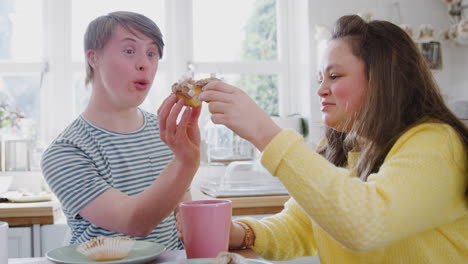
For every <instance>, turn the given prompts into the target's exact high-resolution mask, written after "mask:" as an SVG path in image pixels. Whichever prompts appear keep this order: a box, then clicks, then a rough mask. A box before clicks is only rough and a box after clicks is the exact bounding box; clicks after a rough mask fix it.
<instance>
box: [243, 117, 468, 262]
mask: <svg viewBox="0 0 468 264" xmlns="http://www.w3.org/2000/svg"><path fill="white" fill-rule="evenodd" d="M358 155H359V153H349V158H348V166H347V168H352V167H354V165H355V164H356V161H357V158H358ZM262 164H263V165H264V166H265V167H266V168H267V169H268V170H269V171H270V173H271V174H272V175H275V176H277V177H279V179H280V180H281V181H282V182H283V184H284V185H285V186H286V188H287V189H288V191H289V193H290V195H291V196H292V197H293V198H291V199H290V200H289V201H288V202H287V203H286V205H285V209H284V210H283V211H282V212H281V213H279V214H277V215H274V216H271V217H267V218H264V219H262V220H255V219H252V218H244V219H241V220H240V221H242V222H245V223H247V224H248V225H249V226H251V227H252V229H253V230H254V233H255V236H256V240H255V245H254V246H253V249H254V250H255V251H256V252H257V253H258V254H260V255H262V256H263V257H265V258H267V259H275V260H284V259H293V258H297V257H301V256H312V255H315V254H316V253H317V252H318V254H319V257H320V262H321V264H327V263H339V264H341V263H356V264H357V263H359V264H364V263H379V264H382V263H411V264H414V263H424V264H427V263H451V264H453V263H460V264H461V263H463V264H466V263H468V201H467V200H468V199H467V198H466V196H465V190H466V188H467V185H468V157H467V153H466V150H465V148H464V146H463V144H462V142H461V140H460V137H459V136H458V134H457V133H456V132H455V130H454V129H452V128H451V127H450V126H448V125H444V124H434V123H426V124H421V125H418V126H416V127H414V128H412V129H410V130H409V131H408V132H406V133H405V134H404V135H402V136H401V137H400V138H399V139H398V141H397V142H396V143H395V145H394V146H393V147H392V149H391V150H390V152H389V153H388V155H387V157H386V158H385V161H384V163H383V165H382V166H381V168H380V170H379V171H378V173H374V174H372V175H370V176H369V177H368V180H367V182H363V181H362V180H360V179H359V178H358V177H356V175H353V173H352V171H351V170H350V169H347V168H340V167H336V166H334V165H332V164H331V163H330V162H328V161H327V160H326V159H324V158H323V157H322V156H321V155H319V154H317V153H316V152H314V151H313V150H311V149H310V148H309V147H308V145H307V144H305V143H304V141H303V139H302V137H301V136H300V135H299V134H297V133H296V132H294V131H292V130H284V131H282V132H281V133H280V134H278V135H277V136H276V137H275V138H274V139H273V140H272V142H270V144H269V145H268V146H267V148H266V149H265V150H264V153H263V156H262Z"/></svg>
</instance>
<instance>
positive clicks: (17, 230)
mask: <svg viewBox="0 0 468 264" xmlns="http://www.w3.org/2000/svg"><path fill="white" fill-rule="evenodd" d="M31 232H32V231H31V227H10V228H9V229H8V258H30V257H32V233H31Z"/></svg>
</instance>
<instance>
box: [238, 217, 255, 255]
mask: <svg viewBox="0 0 468 264" xmlns="http://www.w3.org/2000/svg"><path fill="white" fill-rule="evenodd" d="M236 223H237V224H239V225H240V226H241V227H242V229H244V232H245V236H244V241H243V242H242V246H241V247H240V249H246V248H249V247H251V246H253V245H254V242H255V235H254V232H253V231H252V229H251V228H250V226H248V225H247V224H246V223H243V222H236Z"/></svg>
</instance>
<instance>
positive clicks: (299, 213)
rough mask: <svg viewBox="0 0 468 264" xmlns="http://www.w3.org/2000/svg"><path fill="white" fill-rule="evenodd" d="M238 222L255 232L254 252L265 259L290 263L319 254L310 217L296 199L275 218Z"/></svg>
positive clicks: (286, 205)
mask: <svg viewBox="0 0 468 264" xmlns="http://www.w3.org/2000/svg"><path fill="white" fill-rule="evenodd" d="M236 221H240V222H244V223H246V224H248V225H249V226H250V227H251V228H252V229H253V230H254V233H255V244H254V246H253V249H254V250H255V252H257V253H258V254H260V255H261V256H263V257H264V258H266V259H274V260H288V259H294V258H298V257H302V256H313V255H315V254H317V247H316V245H315V240H314V235H313V230H312V224H311V221H310V218H309V217H308V215H307V214H306V213H305V212H304V211H303V210H302V208H301V207H300V206H299V205H298V204H297V203H296V201H294V199H289V201H287V202H286V204H285V208H284V210H283V211H281V212H280V213H278V214H276V215H273V216H270V217H266V218H263V219H262V220H256V219H254V218H241V219H236Z"/></svg>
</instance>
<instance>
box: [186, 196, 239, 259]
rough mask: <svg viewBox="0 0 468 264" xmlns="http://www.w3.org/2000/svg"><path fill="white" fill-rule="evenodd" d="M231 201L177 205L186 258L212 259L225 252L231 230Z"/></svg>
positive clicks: (191, 202)
mask: <svg viewBox="0 0 468 264" xmlns="http://www.w3.org/2000/svg"><path fill="white" fill-rule="evenodd" d="M231 216H232V202H231V201H230V200H198V201H188V202H182V203H180V204H179V221H180V224H181V228H182V232H183V237H184V246H185V252H186V253H187V258H214V257H216V256H217V255H218V253H219V252H222V251H227V250H228V246H229V229H230V227H231Z"/></svg>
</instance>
